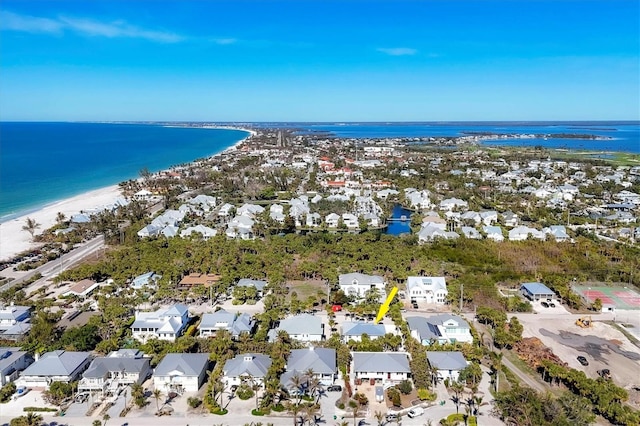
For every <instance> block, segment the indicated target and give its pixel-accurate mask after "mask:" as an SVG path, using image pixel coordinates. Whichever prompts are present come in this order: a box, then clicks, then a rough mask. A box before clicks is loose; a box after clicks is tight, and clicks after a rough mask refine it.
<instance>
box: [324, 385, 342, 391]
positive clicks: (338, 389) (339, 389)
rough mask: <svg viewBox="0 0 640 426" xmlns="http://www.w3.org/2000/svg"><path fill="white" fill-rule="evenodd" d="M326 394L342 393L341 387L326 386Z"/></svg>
mask: <svg viewBox="0 0 640 426" xmlns="http://www.w3.org/2000/svg"><path fill="white" fill-rule="evenodd" d="M327 392H342V386H340V385H331V386H327Z"/></svg>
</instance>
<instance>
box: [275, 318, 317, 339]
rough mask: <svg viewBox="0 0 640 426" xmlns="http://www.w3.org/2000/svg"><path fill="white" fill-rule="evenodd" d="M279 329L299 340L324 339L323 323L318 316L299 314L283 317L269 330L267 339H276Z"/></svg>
mask: <svg viewBox="0 0 640 426" xmlns="http://www.w3.org/2000/svg"><path fill="white" fill-rule="evenodd" d="M279 331H286V332H287V334H288V335H289V337H290V338H292V339H295V340H298V341H300V342H319V341H321V340H323V339H324V324H323V323H322V320H321V319H320V317H318V316H315V315H311V314H300V315H294V316H292V317H289V318H286V319H283V320H281V321H280V324H279V325H278V327H276V328H275V329H272V330H269V341H274V340H276V337H277V336H278V332H279Z"/></svg>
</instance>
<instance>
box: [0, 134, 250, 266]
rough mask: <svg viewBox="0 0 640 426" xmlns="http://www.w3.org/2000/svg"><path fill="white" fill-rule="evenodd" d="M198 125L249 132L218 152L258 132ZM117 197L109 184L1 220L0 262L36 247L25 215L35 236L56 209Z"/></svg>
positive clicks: (69, 210) (76, 209) (88, 206)
mask: <svg viewBox="0 0 640 426" xmlns="http://www.w3.org/2000/svg"><path fill="white" fill-rule="evenodd" d="M167 127H169V126H167ZM201 128H204V129H234V130H243V131H245V132H248V133H249V135H248V136H247V137H245V138H243V139H241V140H239V141H238V142H236V143H235V144H233V145H232V146H230V147H228V148H226V149H225V150H223V151H221V152H220V153H223V152H225V151H229V150H230V151H233V150H235V149H237V147H238V146H239V145H241V144H243V143H244V142H246V141H247V139H249V138H250V137H251V136H255V135H256V134H257V132H256V131H255V130H250V129H245V128H240V127H216V126H203V127H201ZM220 153H219V154H220ZM219 154H216V155H219ZM216 155H212V156H211V157H215V156H216ZM167 170H169V169H167ZM118 197H122V194H121V192H120V189H119V187H118V185H112V186H108V187H105V188H100V189H96V190H93V191H89V192H85V193H83V194H80V195H77V196H75V197H72V198H67V199H64V200H61V201H58V202H56V203H53V204H49V205H47V206H45V207H43V208H42V209H40V210H37V211H34V212H31V213H28V214H25V215H23V216H20V217H17V218H15V219H12V220H9V221H7V222H3V223H0V261H3V260H9V259H11V258H12V257H13V256H15V255H17V254H19V253H21V252H23V251H25V250H29V249H32V248H36V247H38V243H34V242H32V241H31V234H30V233H29V232H27V231H25V230H23V229H22V227H23V226H25V223H26V220H27V218H31V219H33V220H35V221H36V223H38V224H39V225H40V226H39V227H38V229H37V230H36V232H35V235H38V234H41V233H42V232H43V231H45V230H47V229H49V228H51V227H52V226H54V225H55V224H56V217H57V216H58V212H61V213H63V214H64V215H65V216H66V218H67V219H68V218H70V217H71V216H72V215H74V214H77V213H80V212H81V211H90V210H94V209H100V208H102V207H104V206H107V205H110V204H113V202H114V201H115V200H116V199H117V198H118Z"/></svg>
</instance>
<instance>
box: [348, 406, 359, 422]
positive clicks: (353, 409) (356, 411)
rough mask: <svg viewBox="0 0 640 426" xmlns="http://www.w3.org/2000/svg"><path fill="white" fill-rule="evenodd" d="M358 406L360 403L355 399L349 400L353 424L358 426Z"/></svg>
mask: <svg viewBox="0 0 640 426" xmlns="http://www.w3.org/2000/svg"><path fill="white" fill-rule="evenodd" d="M358 408H359V404H358V403H357V402H356V401H354V400H351V401H349V409H350V411H351V413H352V414H353V426H356V417H357V416H358Z"/></svg>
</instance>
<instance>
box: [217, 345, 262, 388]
mask: <svg viewBox="0 0 640 426" xmlns="http://www.w3.org/2000/svg"><path fill="white" fill-rule="evenodd" d="M269 367H271V358H269V357H268V356H267V355H263V354H256V353H245V354H240V355H236V357H235V358H232V359H230V360H227V362H225V364H224V367H223V369H222V374H223V380H224V382H225V384H226V385H227V386H234V385H235V386H240V384H242V383H243V381H249V382H252V384H260V385H264V377H265V376H266V375H267V371H268V370H269Z"/></svg>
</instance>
